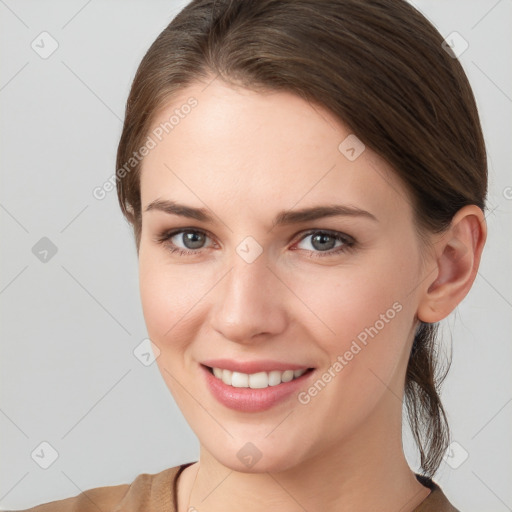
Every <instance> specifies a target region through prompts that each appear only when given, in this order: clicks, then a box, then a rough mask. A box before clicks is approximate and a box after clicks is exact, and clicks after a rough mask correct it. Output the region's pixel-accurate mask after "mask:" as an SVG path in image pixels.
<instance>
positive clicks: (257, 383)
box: [213, 368, 306, 389]
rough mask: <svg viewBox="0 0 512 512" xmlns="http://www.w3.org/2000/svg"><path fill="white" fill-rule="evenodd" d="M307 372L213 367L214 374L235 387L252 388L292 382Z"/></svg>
mask: <svg viewBox="0 0 512 512" xmlns="http://www.w3.org/2000/svg"><path fill="white" fill-rule="evenodd" d="M305 372H306V369H303V370H285V371H284V372H280V371H278V370H274V371H271V372H258V373H251V374H250V375H249V374H247V373H240V372H232V371H231V370H223V369H222V368H213V374H214V375H215V377H217V378H218V379H221V380H222V382H224V384H227V385H228V386H233V387H235V388H252V389H262V388H267V387H268V386H277V385H278V384H281V382H290V381H291V380H293V379H296V378H297V377H300V376H301V375H302V374H304V373H305Z"/></svg>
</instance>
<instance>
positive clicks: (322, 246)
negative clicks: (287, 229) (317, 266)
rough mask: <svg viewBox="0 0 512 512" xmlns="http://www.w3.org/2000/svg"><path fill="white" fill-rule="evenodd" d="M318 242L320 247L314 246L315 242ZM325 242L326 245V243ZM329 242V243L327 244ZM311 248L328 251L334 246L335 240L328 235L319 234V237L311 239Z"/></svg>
mask: <svg viewBox="0 0 512 512" xmlns="http://www.w3.org/2000/svg"><path fill="white" fill-rule="evenodd" d="M317 241H318V242H320V245H319V246H317V245H316V242H317ZM326 242H327V243H326ZM329 242H330V243H329ZM311 243H312V245H313V247H314V248H315V249H320V250H329V249H332V248H333V247H334V244H335V240H334V238H333V237H332V236H330V235H326V234H319V235H315V236H314V237H313V238H312V241H311Z"/></svg>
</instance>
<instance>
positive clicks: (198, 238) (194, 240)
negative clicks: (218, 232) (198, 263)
mask: <svg viewBox="0 0 512 512" xmlns="http://www.w3.org/2000/svg"><path fill="white" fill-rule="evenodd" d="M183 237H184V238H183V241H184V244H185V247H187V248H188V249H200V248H201V245H202V244H203V243H204V240H203V235H202V234H201V233H196V232H188V233H185V234H184V235H183Z"/></svg>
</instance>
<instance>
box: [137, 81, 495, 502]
mask: <svg viewBox="0 0 512 512" xmlns="http://www.w3.org/2000/svg"><path fill="white" fill-rule="evenodd" d="M190 96H193V97H195V98H196V99H197V100H198V105H197V107H196V108H195V109H193V110H192V111H191V113H190V114H189V115H187V116H186V117H184V119H180V123H179V124H178V125H177V126H175V128H174V129H173V131H172V132H170V134H169V135H168V136H166V137H165V138H164V139H163V140H162V141H161V142H160V143H159V144H158V145H157V146H156V147H155V148H154V149H152V150H151V151H150V153H149V154H148V155H147V156H146V157H145V159H144V161H143V165H142V172H141V200H142V209H143V215H142V234H141V242H140V247H139V265H140V266H139V275H140V290H141V298H142V305H143V312H144V317H145V320H146V324H147V328H148V333H149V336H150V338H151V340H152V341H153V343H154V344H155V345H156V347H158V349H159V351H160V355H159V356H158V358H157V363H158V366H159V369H160V371H161V373H162V376H163V378H164V380H165V382H166V384H167V386H168V387H169V390H170V391H171V393H172V395H173V396H174V398H175V400H176V402H177V404H178V406H179V407H180V409H181V411H182V412H183V414H184V416H185V418H186V420H187V421H188V423H189V425H190V426H191V428H192V429H193V431H194V432H195V434H196V435H197V437H198V439H199V441H200V459H199V462H198V463H196V464H193V465H192V466H190V467H188V468H187V469H186V470H185V471H184V472H183V473H182V475H181V477H180V479H179V481H178V501H179V503H178V508H179V512H184V511H185V510H188V508H189V506H190V507H195V508H196V509H197V510H199V511H203V510H204V511H206V510H207V511H209V512H217V511H226V510H239V509H243V510H245V511H248V512H251V511H256V510H259V511H261V510H268V509H272V510H281V511H283V512H287V511H292V510H293V511H296V510H301V509H302V508H303V509H306V510H308V511H319V510H322V511H324V512H325V511H334V510H336V511H349V510H350V511H352V512H353V511H354V510H381V511H397V510H401V511H402V512H404V511H412V510H414V508H415V507H417V506H418V504H419V503H421V502H422V501H423V500H424V499H425V498H426V497H427V496H428V494H429V492H430V491H429V489H427V488H426V487H423V486H422V485H421V484H420V483H419V482H418V481H417V480H416V478H415V476H414V473H413V472H412V471H411V469H410V468H409V466H408V464H407V462H406V460H405V457H404V453H403V449H402V438H401V428H402V427H401V426H402V397H403V388H404V379H405V371H406V367H407V360H408V357H409V353H410V349H411V344H412V340H413V336H414V332H415V329H416V326H417V322H418V319H421V320H424V321H428V322H435V321H438V320H440V319H442V318H444V317H445V316H447V315H448V314H449V313H450V312H451V311H452V310H453V309H454V308H455V307H456V305H457V304H458V303H459V302H460V300H462V298H463V297H464V296H465V294H466V293H467V292H468V291H469V289H470V287H471V284H472V282H473V280H474V278H475V275H476V271H477V269H478V263H479V259H480V253H481V251H482V248H483V244H484V242H485V233H486V230H485V221H484V218H483V215H482V212H481V211H480V209H479V208H477V207H476V206H468V207H465V208H463V209H462V210H460V211H459V213H458V214H457V215H456V217H455V218H454V221H453V223H452V226H450V228H449V229H448V230H447V231H446V232H444V233H442V234H437V235H429V236H428V238H429V242H430V244H429V246H428V247H426V246H425V244H424V243H423V242H422V241H421V240H420V237H419V236H418V232H417V228H416V225H415V221H414V218H413V212H412V208H411V202H410V199H409V197H408V195H407V193H406V191H405V189H404V187H403V185H402V183H401V182H400V181H399V179H398V178H397V176H396V175H395V174H394V172H393V170H392V169H391V168H390V167H389V165H388V164H387V163H386V162H385V161H384V160H383V159H382V158H380V157H379V156H378V155H377V154H375V153H373V152H372V151H371V150H370V149H369V148H366V149H365V150H364V151H363V153H362V154H361V155H360V156H359V157H358V158H357V159H356V160H355V161H350V160H348V159H347V158H346V157H345V155H344V154H342V153H341V152H340V151H339V150H338V146H339V144H340V143H341V142H342V141H343V140H344V139H345V138H346V137H347V136H348V135H349V134H350V130H349V129H348V128H347V127H346V126H344V125H343V124H342V123H340V122H339V121H338V120H336V119H335V118H334V117H333V116H332V115H331V114H330V113H329V112H327V111H325V110H324V109H322V108H320V107H319V106H313V105H311V104H309V103H307V102H305V101H304V100H302V99H300V98H299V97H296V96H294V95H293V94H290V93H284V92H272V93H262V92H254V91H250V90H247V89H243V88H236V87H234V86H229V85H227V84H226V83H224V82H222V81H221V80H220V79H217V80H215V81H213V83H211V84H210V85H209V86H208V87H206V88H205V84H203V83H201V84H199V83H197V84H194V85H191V86H189V87H188V88H187V89H185V90H182V91H181V92H180V94H179V95H177V96H176V97H174V98H173V99H172V101H170V102H169V104H168V105H166V106H165V107H164V108H163V109H162V111H161V112H160V113H159V114H158V115H157V116H156V118H155V120H154V126H157V125H158V124H159V123H160V122H163V121H165V120H166V119H168V118H169V116H170V115H171V114H172V113H173V111H174V109H176V108H179V107H180V105H183V104H184V103H185V102H186V100H187V98H189V97H190ZM156 200H173V201H177V202H179V203H183V204H186V205H189V206H193V207H198V208H205V209H207V211H208V212H209V213H210V214H211V215H213V216H214V222H213V223H206V222H203V221H198V220H193V219H189V218H184V217H180V216H177V215H173V214H169V213H165V212H163V211H159V210H157V209H151V210H149V211H145V210H146V208H147V206H148V205H149V204H150V203H152V202H153V201H156ZM327 204H341V205H345V206H350V207H353V208H359V209H361V210H365V211H367V212H369V213H371V214H372V215H373V216H374V217H375V219H371V218H367V217H365V216H337V217H325V218H322V219H317V220H314V221H306V222H302V223H300V224H293V225H286V226H280V227H276V226H274V227H273V220H274V218H275V216H276V215H277V214H278V212H280V211H282V210H297V209H300V208H305V207H310V206H318V205H327ZM175 228H176V229H177V228H182V229H185V228H188V229H189V230H190V229H192V230H199V231H203V232H205V233H206V238H205V241H204V244H203V247H202V248H199V249H194V248H192V249H190V247H191V246H190V244H188V246H187V245H185V244H186V242H187V240H186V239H185V240H183V236H182V235H177V236H174V237H173V238H171V239H170V240H168V241H167V242H166V243H159V242H158V241H156V239H157V238H158V236H159V235H161V234H162V233H163V232H165V231H169V230H171V229H175ZM311 229H315V230H330V231H335V232H339V233H344V234H347V235H349V236H350V237H352V238H353V239H355V241H356V242H355V245H354V246H353V247H352V248H349V249H348V250H346V251H344V252H340V253H337V254H335V253H334V251H336V249H338V247H339V246H341V245H342V243H341V242H334V243H333V245H332V246H334V247H333V248H330V247H332V246H329V247H328V249H327V251H325V250H324V251H322V246H319V245H318V244H314V243H313V238H314V237H313V236H306V235H305V233H306V232H307V231H309V230H311ZM247 236H251V237H253V238H254V239H255V240H256V241H257V243H258V244H259V245H260V247H261V248H262V250H263V252H262V254H261V255H260V256H259V257H258V258H257V259H256V260H255V261H254V262H252V263H247V262H246V261H245V260H244V259H243V258H241V257H240V256H239V255H238V254H237V252H236V248H237V246H238V245H239V244H240V242H242V240H244V239H245V238H246V237H247ZM329 240H331V239H329ZM172 242H174V244H175V245H176V246H178V247H179V248H182V249H187V250H190V251H196V253H195V254H192V255H180V254H178V253H172V252H171V250H170V249H171V246H172ZM192 247H193V246H192ZM329 252H330V253H331V254H328V255H325V254H326V253H329ZM315 254H316V255H318V254H320V257H315ZM322 254H324V255H323V256H322ZM396 303H398V304H399V305H400V306H401V310H400V312H399V313H397V314H396V315H395V316H394V318H393V319H392V320H390V321H389V322H387V323H385V327H384V328H382V329H380V330H379V332H378V334H377V335H376V336H375V337H374V338H372V339H370V340H369V342H368V344H367V345H366V346H364V347H363V348H362V350H361V351H360V352H359V353H358V354H357V355H356V356H355V357H354V358H353V359H352V360H351V361H350V362H348V364H347V365H346V366H345V367H344V368H343V370H342V371H340V372H339V373H337V374H336V377H335V378H333V379H332V380H331V382H329V383H328V384H327V385H326V386H325V388H324V389H323V390H322V391H321V392H320V393H318V394H317V395H316V396H315V397H314V398H312V399H311V401H310V402H309V403H308V404H301V403H300V402H299V401H298V400H297V397H296V396H295V395H294V396H292V397H291V398H289V399H287V400H286V401H284V402H283V403H280V404H278V405H276V406H275V407H273V408H271V409H270V410H267V411H264V412H256V413H254V412H253V413H246V412H239V411H234V410H231V409H228V408H226V407H225V406H223V405H221V404H220V403H218V402H217V401H216V400H215V398H214V397H213V396H212V395H211V394H210V393H209V391H208V389H207V388H206V386H205V384H204V382H203V379H202V375H201V372H200V371H199V363H200V362H201V361H203V360H206V359H210V358H217V357H226V358H232V359H235V360H237V359H238V360H252V359H275V360H279V361H287V362H290V363H295V364H301V365H304V366H307V367H315V368H316V371H315V377H310V380H308V384H307V386H306V385H305V386H304V388H305V389H306V390H307V387H309V386H311V384H312V383H314V381H315V380H317V378H318V377H319V376H320V375H321V374H322V373H323V372H324V371H326V370H327V369H328V368H329V367H330V366H331V365H332V363H333V362H334V361H336V358H337V357H338V356H339V355H343V354H344V353H345V352H346V351H347V350H348V349H349V348H350V346H351V343H352V341H353V340H354V339H356V338H357V336H358V334H360V333H361V332H362V331H364V329H365V328H366V327H369V326H373V325H375V323H376V321H377V320H379V318H381V316H380V315H382V314H385V313H386V311H387V310H389V309H390V308H392V305H393V304H396ZM247 442H252V443H253V444H254V445H255V446H256V447H257V448H258V449H259V451H260V452H261V453H262V457H261V459H260V460H259V461H258V462H257V464H255V465H254V466H252V467H251V468H248V467H246V466H245V465H244V464H243V463H242V462H241V460H239V458H238V457H237V452H238V451H239V450H240V449H241V448H242V447H243V446H244V445H245V444H246V443H247ZM203 500H204V501H203ZM401 507H402V508H401Z"/></svg>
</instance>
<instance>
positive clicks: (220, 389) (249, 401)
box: [200, 365, 313, 412]
mask: <svg viewBox="0 0 512 512" xmlns="http://www.w3.org/2000/svg"><path fill="white" fill-rule="evenodd" d="M200 366H201V370H202V371H203V373H204V375H205V378H206V385H207V386H208V388H209V389H210V392H211V393H212V395H213V396H214V397H215V398H216V399H217V400H218V401H219V402H220V403H221V404H222V405H225V406H226V407H229V408H230V409H234V410H236V411H243V412H259V411H266V410H267V409H270V408H271V407H273V406H274V405H277V404H278V403H280V402H282V401H284V400H286V399H287V398H288V397H290V395H292V394H294V393H296V392H298V391H300V389H301V388H303V387H304V383H305V381H306V380H307V379H308V378H309V377H310V376H311V374H312V373H313V371H311V370H308V371H307V372H306V373H304V374H302V375H301V376H300V377H298V378H296V379H293V380H291V381H290V382H281V384H278V385H277V386H268V387H266V388H263V389H252V388H235V387H233V386H228V385H227V384H224V382H222V380H220V379H218V378H217V377H215V376H214V375H213V374H212V373H211V372H210V370H209V369H208V368H207V367H206V366H203V365H200Z"/></svg>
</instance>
